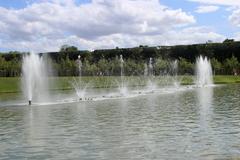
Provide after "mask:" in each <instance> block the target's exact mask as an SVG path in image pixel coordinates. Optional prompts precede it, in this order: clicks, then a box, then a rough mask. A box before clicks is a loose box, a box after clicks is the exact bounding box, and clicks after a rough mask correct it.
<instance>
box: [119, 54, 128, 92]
mask: <svg viewBox="0 0 240 160" xmlns="http://www.w3.org/2000/svg"><path fill="white" fill-rule="evenodd" d="M119 62H120V76H121V82H120V85H119V87H118V89H119V91H120V94H121V95H122V96H126V95H127V94H128V89H127V86H126V82H125V79H124V60H123V56H122V55H120V58H119Z"/></svg>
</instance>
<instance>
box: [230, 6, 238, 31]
mask: <svg viewBox="0 0 240 160" xmlns="http://www.w3.org/2000/svg"><path fill="white" fill-rule="evenodd" d="M229 20H230V21H231V23H232V24H233V25H235V26H237V27H240V9H236V10H234V11H233V12H232V14H231V15H230V16H229Z"/></svg>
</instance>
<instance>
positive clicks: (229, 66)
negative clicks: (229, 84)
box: [224, 56, 239, 74]
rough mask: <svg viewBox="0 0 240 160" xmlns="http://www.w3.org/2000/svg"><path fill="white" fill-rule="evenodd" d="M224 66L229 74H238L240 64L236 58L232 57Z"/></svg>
mask: <svg viewBox="0 0 240 160" xmlns="http://www.w3.org/2000/svg"><path fill="white" fill-rule="evenodd" d="M224 66H225V69H226V71H227V73H228V74H236V72H237V69H238V68H239V62H238V60H237V58H236V57H234V56H232V58H228V59H226V61H225V62H224Z"/></svg>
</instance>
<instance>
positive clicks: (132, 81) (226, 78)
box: [0, 75, 240, 93]
mask: <svg viewBox="0 0 240 160" xmlns="http://www.w3.org/2000/svg"><path fill="white" fill-rule="evenodd" d="M78 78H79V77H50V89H51V90H52V91H55V90H72V89H73V86H72V85H71V82H72V81H73V80H74V79H75V80H77V81H78V80H79V79H78ZM124 79H126V80H125V81H126V82H127V85H128V86H129V87H135V86H145V85H146V83H147V80H148V78H143V77H137V76H126V77H124ZM177 79H178V80H179V81H180V84H181V85H192V84H194V76H178V77H177ZM81 81H82V82H84V83H89V85H88V86H89V88H117V87H118V85H117V82H119V81H120V77H119V76H92V77H91V76H83V77H82V78H81ZM172 81H173V77H171V76H169V77H165V76H162V77H161V76H160V77H159V76H156V77H154V82H156V83H157V84H159V85H160V86H161V85H170V84H171V82H172ZM213 81H214V84H237V83H239V84H240V76H231V75H216V76H214V77H213ZM18 92H21V77H0V93H18Z"/></svg>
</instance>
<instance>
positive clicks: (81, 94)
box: [71, 55, 87, 100]
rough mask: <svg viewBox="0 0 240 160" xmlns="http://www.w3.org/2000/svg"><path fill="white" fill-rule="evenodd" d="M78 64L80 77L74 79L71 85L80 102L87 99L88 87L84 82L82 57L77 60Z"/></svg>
mask: <svg viewBox="0 0 240 160" xmlns="http://www.w3.org/2000/svg"><path fill="white" fill-rule="evenodd" d="M76 63H77V66H78V77H77V78H73V81H72V83H71V84H72V86H73V88H74V90H75V92H76V95H77V96H78V98H79V100H83V99H84V98H85V94H86V88H87V85H84V83H83V81H82V61H81V56H80V55H78V59H77V61H76Z"/></svg>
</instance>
